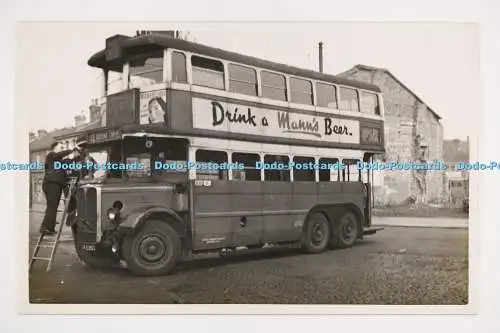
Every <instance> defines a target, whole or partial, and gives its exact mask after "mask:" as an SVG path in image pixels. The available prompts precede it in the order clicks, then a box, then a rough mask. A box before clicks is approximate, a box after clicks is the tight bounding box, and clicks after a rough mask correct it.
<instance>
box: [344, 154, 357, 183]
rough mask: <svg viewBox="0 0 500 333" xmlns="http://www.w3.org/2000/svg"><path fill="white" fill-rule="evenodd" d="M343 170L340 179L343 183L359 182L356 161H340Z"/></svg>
mask: <svg viewBox="0 0 500 333" xmlns="http://www.w3.org/2000/svg"><path fill="white" fill-rule="evenodd" d="M342 162H343V164H344V166H345V169H344V170H343V172H342V178H343V180H344V181H345V182H360V181H361V169H358V166H357V164H358V162H359V161H358V160H351V159H345V160H343V161H342Z"/></svg>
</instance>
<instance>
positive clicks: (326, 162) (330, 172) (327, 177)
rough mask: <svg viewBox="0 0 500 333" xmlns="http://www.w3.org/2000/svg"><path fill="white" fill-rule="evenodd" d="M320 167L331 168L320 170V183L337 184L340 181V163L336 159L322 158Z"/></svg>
mask: <svg viewBox="0 0 500 333" xmlns="http://www.w3.org/2000/svg"><path fill="white" fill-rule="evenodd" d="M319 165H320V166H321V165H323V166H329V168H328V169H325V168H320V169H319V181H320V182H330V181H331V182H337V181H339V180H340V163H339V160H338V159H336V158H320V159H319Z"/></svg>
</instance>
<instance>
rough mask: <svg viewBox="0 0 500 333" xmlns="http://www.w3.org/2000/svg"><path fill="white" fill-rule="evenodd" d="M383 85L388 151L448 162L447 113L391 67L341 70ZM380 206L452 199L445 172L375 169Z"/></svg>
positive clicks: (398, 157)
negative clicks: (443, 122) (430, 103)
mask: <svg viewBox="0 0 500 333" xmlns="http://www.w3.org/2000/svg"><path fill="white" fill-rule="evenodd" d="M338 76H340V77H346V78H350V79H354V80H358V81H363V82H369V83H373V84H376V85H377V86H379V87H380V89H381V90H382V92H383V94H384V107H385V133H384V134H385V142H386V154H385V156H380V157H379V158H380V159H382V160H383V159H385V160H386V161H391V162H392V161H394V162H398V161H399V162H434V161H443V127H442V125H441V123H440V119H441V117H440V116H439V115H438V114H437V113H436V112H434V111H433V110H432V109H431V108H430V107H429V106H428V105H426V104H425V102H424V101H422V99H420V98H419V97H418V96H417V95H416V94H415V93H414V92H412V91H411V90H410V89H409V88H408V87H407V86H406V85H404V84H403V83H402V82H401V81H399V80H398V79H397V78H396V77H395V76H394V75H393V74H392V73H391V72H390V71H388V70H387V69H384V68H375V67H369V66H365V65H356V66H354V67H353V68H351V69H349V70H348V71H346V72H343V73H340V74H338ZM373 182H374V200H375V204H376V205H377V206H386V205H397V204H403V203H413V202H417V203H428V204H443V203H444V202H445V201H446V196H447V195H446V193H445V191H446V182H445V174H444V171H427V172H425V171H411V170H407V171H406V170H401V171H399V170H398V171H387V172H380V171H379V172H375V173H374V179H373Z"/></svg>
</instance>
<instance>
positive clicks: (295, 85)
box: [290, 77, 313, 105]
mask: <svg viewBox="0 0 500 333" xmlns="http://www.w3.org/2000/svg"><path fill="white" fill-rule="evenodd" d="M290 102H293V103H300V104H307V105H313V91H312V84H311V81H308V80H303V79H297V78H294V77H292V78H291V79H290Z"/></svg>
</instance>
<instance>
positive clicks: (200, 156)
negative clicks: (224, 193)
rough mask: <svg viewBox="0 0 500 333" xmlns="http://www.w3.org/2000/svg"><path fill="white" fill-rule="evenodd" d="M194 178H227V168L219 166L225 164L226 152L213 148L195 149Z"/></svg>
mask: <svg viewBox="0 0 500 333" xmlns="http://www.w3.org/2000/svg"><path fill="white" fill-rule="evenodd" d="M196 164H197V165H196V179H202V180H227V179H228V169H227V167H226V168H223V167H221V166H222V165H224V164H225V165H227V153H226V152H224V151H215V150H203V149H200V150H197V151H196Z"/></svg>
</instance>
